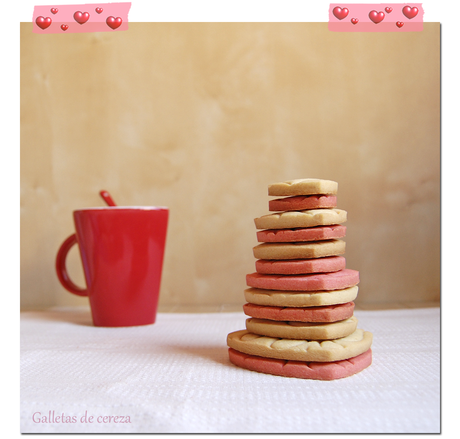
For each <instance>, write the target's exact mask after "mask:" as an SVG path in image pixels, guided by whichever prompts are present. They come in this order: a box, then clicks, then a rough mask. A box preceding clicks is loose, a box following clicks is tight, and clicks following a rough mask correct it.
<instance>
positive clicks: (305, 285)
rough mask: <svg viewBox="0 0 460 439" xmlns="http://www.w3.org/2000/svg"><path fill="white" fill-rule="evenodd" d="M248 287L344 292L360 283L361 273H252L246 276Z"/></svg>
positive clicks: (352, 271)
mask: <svg viewBox="0 0 460 439" xmlns="http://www.w3.org/2000/svg"><path fill="white" fill-rule="evenodd" d="M246 283H247V285H248V287H253V288H261V289H263V290H281V291H320V290H342V289H344V288H348V287H352V286H354V285H357V284H358V283H359V271H356V270H350V269H348V268H345V269H343V270H340V271H335V272H334V273H320V274H317V273H315V274H296V275H294V276H286V275H278V274H260V273H252V274H248V275H246Z"/></svg>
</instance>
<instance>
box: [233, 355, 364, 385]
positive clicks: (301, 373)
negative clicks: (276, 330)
mask: <svg viewBox="0 0 460 439" xmlns="http://www.w3.org/2000/svg"><path fill="white" fill-rule="evenodd" d="M228 356H229V359H230V361H231V362H232V363H233V364H234V365H235V366H238V367H241V368H243V369H248V370H252V371H254V372H262V373H267V374H270V375H279V376H284V377H290V378H304V379H310V380H336V379H339V378H346V377H349V376H351V375H354V374H355V373H358V372H361V371H362V370H364V369H366V367H369V366H370V365H371V364H372V350H371V349H368V350H367V351H366V352H364V353H362V354H360V355H358V356H356V357H352V358H349V359H348V360H341V361H332V362H329V363H320V362H307V361H292V360H278V359H274V358H265V357H256V356H255V355H248V354H244V353H242V352H238V351H237V350H235V349H232V348H229V350H228Z"/></svg>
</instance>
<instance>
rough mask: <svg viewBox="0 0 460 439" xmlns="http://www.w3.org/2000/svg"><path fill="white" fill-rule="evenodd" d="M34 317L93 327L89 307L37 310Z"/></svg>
mask: <svg viewBox="0 0 460 439" xmlns="http://www.w3.org/2000/svg"><path fill="white" fill-rule="evenodd" d="M33 312H34V311H26V312H24V314H26V313H33ZM34 319H36V320H47V321H52V322H63V323H70V324H73V325H80V326H93V327H95V326H94V324H93V319H92V317H91V311H90V310H89V309H87V310H86V309H84V310H75V311H73V310H72V311H69V310H67V309H66V310H65V311H63V310H58V309H50V310H46V311H40V312H37V313H36V315H35V316H34Z"/></svg>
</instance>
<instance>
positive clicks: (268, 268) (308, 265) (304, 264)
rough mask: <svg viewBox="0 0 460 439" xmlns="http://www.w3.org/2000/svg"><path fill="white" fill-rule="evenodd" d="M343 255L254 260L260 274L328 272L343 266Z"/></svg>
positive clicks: (340, 268)
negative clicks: (282, 259)
mask: <svg viewBox="0 0 460 439" xmlns="http://www.w3.org/2000/svg"><path fill="white" fill-rule="evenodd" d="M345 263H346V261H345V258H344V257H343V256H328V257H325V258H313V259H290V260H284V261H276V260H271V259H259V260H257V261H256V271H257V273H261V274H307V273H330V272H333V271H339V270H343V269H344V268H345Z"/></svg>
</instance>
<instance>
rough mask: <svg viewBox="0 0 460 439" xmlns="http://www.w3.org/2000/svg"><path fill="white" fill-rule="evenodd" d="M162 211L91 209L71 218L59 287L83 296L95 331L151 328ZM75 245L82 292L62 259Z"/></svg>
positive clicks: (161, 242) (58, 263) (158, 271)
mask: <svg viewBox="0 0 460 439" xmlns="http://www.w3.org/2000/svg"><path fill="white" fill-rule="evenodd" d="M168 216H169V210H168V208H167V207H121V206H120V207H95V208H89V209H81V210H76V211H74V212H73V218H74V223H75V230H76V233H75V234H73V235H71V236H69V237H68V238H67V239H66V240H65V241H64V242H63V244H62V245H61V247H60V249H59V251H58V253H57V256H56V272H57V276H58V278H59V281H60V282H61V284H62V286H63V287H64V288H65V289H67V290H68V291H70V292H71V293H73V294H77V295H78V296H88V298H89V302H90V305H91V314H92V317H93V323H94V325H95V326H112V327H114V326H138V325H149V324H152V323H154V322H155V318H156V314H157V307H158V298H159V293H160V282H161V272H162V267H163V256H164V250H165V243H166V232H167V227H168ZM77 243H78V247H79V249H80V255H81V259H82V263H83V271H84V274H85V280H86V285H87V288H86V289H84V288H80V287H78V286H77V285H75V284H74V283H73V282H72V280H71V279H70V277H69V275H68V273H67V269H66V257H67V254H68V252H69V250H70V249H71V247H72V246H73V245H74V244H77Z"/></svg>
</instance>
